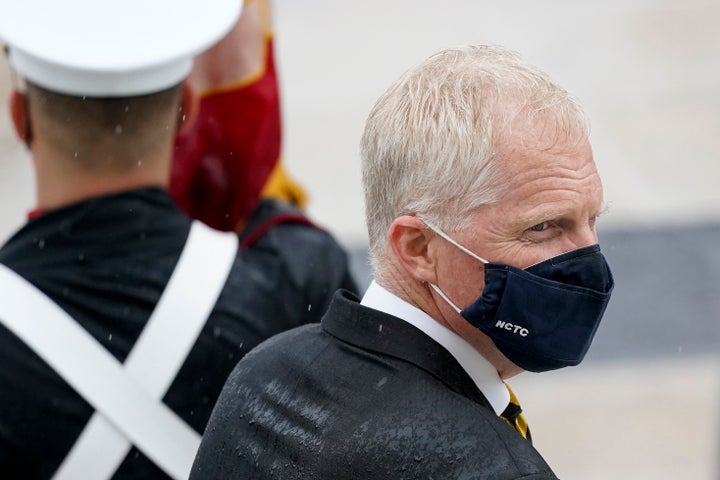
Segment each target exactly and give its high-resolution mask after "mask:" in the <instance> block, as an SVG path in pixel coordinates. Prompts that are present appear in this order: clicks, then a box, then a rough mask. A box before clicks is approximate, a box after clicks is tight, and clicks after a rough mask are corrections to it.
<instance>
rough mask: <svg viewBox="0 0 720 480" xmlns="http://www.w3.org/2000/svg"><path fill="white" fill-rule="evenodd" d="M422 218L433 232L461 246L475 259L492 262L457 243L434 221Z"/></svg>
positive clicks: (461, 248)
mask: <svg viewBox="0 0 720 480" xmlns="http://www.w3.org/2000/svg"><path fill="white" fill-rule="evenodd" d="M420 220H422V221H423V223H424V224H425V225H427V226H428V228H429V229H430V230H432V231H433V232H435V233H437V234H438V235H440V236H441V237H442V238H444V239H445V240H447V241H448V242H450V243H451V244H453V245H455V246H456V247H457V248H459V249H460V250H462V251H463V252H465V253H467V254H468V255H470V256H471V257H473V258H474V259H475V260H480V261H481V262H482V263H490V262H488V261H487V260H485V259H484V258H482V257H481V256H479V255H476V254H474V253H473V252H471V251H470V250H468V249H467V248H465V247H463V246H462V245H460V244H459V243H457V242H456V241H455V240H453V239H452V238H450V235H448V234H447V233H445V232H443V231H442V230H440V229H439V228H438V227H436V226H435V225H433V224H432V223H430V222H428V221H427V220H425V219H424V218H420Z"/></svg>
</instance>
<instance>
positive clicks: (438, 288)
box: [420, 218, 490, 313]
mask: <svg viewBox="0 0 720 480" xmlns="http://www.w3.org/2000/svg"><path fill="white" fill-rule="evenodd" d="M420 220H422V221H423V223H424V224H425V225H427V226H428V228H429V229H430V230H432V231H433V232H435V233H436V234H438V235H440V236H441V237H442V238H444V239H445V240H447V241H448V242H450V243H451V244H452V245H455V246H456V247H457V248H459V249H460V250H462V251H463V252H465V253H467V254H468V255H470V256H471V257H473V258H474V259H476V260H479V261H481V262H482V263H490V262H488V261H487V260H485V259H484V258H482V257H480V256H479V255H476V254H475V253H473V252H471V251H470V250H469V249H467V248H465V247H463V246H462V245H460V244H459V243H457V242H456V241H455V240H453V239H452V238H450V235H448V234H447V233H445V232H443V231H442V230H441V229H439V228H438V227H436V226H435V225H433V224H432V223H431V222H428V221H427V220H425V219H424V218H420ZM428 285H430V287H431V288H432V289H433V290H435V292H436V293H437V294H438V295H440V296H441V297H442V299H443V300H445V301H446V302H447V304H448V305H450V306H451V307H452V308H454V309H455V311H456V312H457V313H460V312H462V309H461V308H459V307H458V306H457V305H455V303H453V301H452V300H450V298H449V297H448V296H447V295H445V293H443V291H442V290H440V287H438V286H437V285H435V284H434V283H428Z"/></svg>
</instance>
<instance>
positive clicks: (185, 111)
mask: <svg viewBox="0 0 720 480" xmlns="http://www.w3.org/2000/svg"><path fill="white" fill-rule="evenodd" d="M198 102H199V100H198V98H197V96H196V95H195V92H194V91H193V89H192V87H191V86H190V84H189V83H188V82H187V81H185V82H183V83H182V86H181V87H180V109H179V110H178V121H177V134H178V135H181V134H182V133H183V132H185V130H187V129H188V128H189V127H190V125H192V123H193V122H194V121H195V115H197V110H198Z"/></svg>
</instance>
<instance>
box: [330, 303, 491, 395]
mask: <svg viewBox="0 0 720 480" xmlns="http://www.w3.org/2000/svg"><path fill="white" fill-rule="evenodd" d="M322 328H323V330H325V331H326V332H327V333H329V334H330V335H332V336H334V337H336V338H338V339H339V340H341V341H343V342H346V343H349V344H351V345H355V346H356V347H359V348H362V349H364V350H369V351H371V352H375V353H379V354H382V355H388V356H391V357H395V358H398V359H401V360H404V361H406V362H408V363H411V364H413V365H415V366H417V367H418V368H421V369H422V370H424V371H425V372H427V373H428V374H430V375H432V376H433V377H435V378H436V379H438V380H440V381H441V382H443V383H444V384H445V385H446V386H447V387H448V388H450V389H451V390H453V391H455V392H456V393H459V394H461V395H463V396H465V397H467V398H469V399H471V400H473V401H474V402H477V403H480V404H482V405H484V406H486V407H487V408H491V407H490V404H489V403H488V401H487V399H486V398H485V396H484V395H483V394H482V393H481V392H480V390H478V388H477V386H476V385H475V383H474V382H473V381H472V379H471V378H470V376H469V375H468V374H467V373H466V372H465V370H463V368H462V367H461V366H460V364H459V363H458V362H457V360H455V358H454V357H453V356H452V355H451V354H450V353H449V352H448V351H447V350H445V348H444V347H442V346H441V345H440V344H438V343H437V342H436V341H435V340H433V339H432V338H430V337H428V336H427V335H426V334H425V333H424V332H422V331H420V330H419V329H417V328H416V327H415V326H413V325H411V324H410V323H408V322H406V321H404V320H401V319H399V318H397V317H394V316H392V315H389V314H387V313H384V312H380V311H378V310H374V309H372V308H368V307H364V306H362V305H360V303H359V300H358V298H357V297H355V296H354V295H353V294H352V293H350V292H347V291H342V290H341V291H338V292H337V293H336V294H335V297H334V298H333V301H332V303H331V304H330V307H329V309H328V312H327V313H326V314H325V316H324V317H323V319H322Z"/></svg>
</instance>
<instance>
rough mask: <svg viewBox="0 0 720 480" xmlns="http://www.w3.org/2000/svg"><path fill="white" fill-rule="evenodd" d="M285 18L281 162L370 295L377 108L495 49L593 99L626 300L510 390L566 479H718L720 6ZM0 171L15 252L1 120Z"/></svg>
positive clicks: (650, 2)
mask: <svg viewBox="0 0 720 480" xmlns="http://www.w3.org/2000/svg"><path fill="white" fill-rule="evenodd" d="M273 7H274V8H273V13H274V17H275V30H276V37H275V42H276V43H275V47H276V54H277V66H278V70H279V76H280V82H281V91H282V108H283V122H284V123H283V130H284V141H283V145H284V147H283V156H284V161H285V164H286V166H287V168H288V170H289V171H290V173H291V174H292V175H293V176H294V177H296V178H297V179H298V180H299V181H300V182H301V183H302V184H303V185H304V186H305V188H306V189H307V191H308V193H309V194H310V205H309V211H310V214H311V216H312V217H313V218H314V219H315V220H316V221H317V222H318V223H319V224H321V225H323V226H325V227H326V228H328V229H329V230H330V231H331V232H333V233H334V234H335V235H336V237H337V238H338V239H339V240H340V241H341V242H342V243H343V244H344V245H345V246H346V247H347V248H348V250H349V251H350V252H351V254H352V258H353V265H354V267H355V270H356V274H357V275H358V278H359V280H360V281H361V283H363V284H364V285H366V284H367V282H369V274H370V272H369V268H368V266H367V259H366V244H367V240H366V233H365V230H364V218H363V217H364V214H363V200H362V193H361V186H360V165H359V155H358V143H359V139H360V135H361V132H362V128H363V123H364V120H365V117H366V115H367V113H368V112H369V110H370V108H371V107H372V105H373V103H374V101H375V99H376V98H377V97H378V96H379V95H380V94H381V93H382V92H383V91H384V90H385V88H387V86H388V85H389V84H390V83H391V82H392V81H394V80H395V79H396V78H397V77H398V76H399V75H400V74H401V73H402V72H404V71H405V70H406V69H408V68H410V67H412V66H414V65H416V64H417V63H419V62H420V61H422V60H423V59H425V58H426V57H428V56H429V55H431V54H432V53H434V52H436V51H438V50H440V49H442V48H444V47H447V46H451V45H456V44H464V43H472V44H479V43H488V44H499V45H503V46H506V47H509V48H511V49H514V50H517V51H518V52H520V53H521V54H522V55H523V56H524V57H525V58H527V59H528V60H530V61H531V62H532V63H534V64H536V65H538V66H540V67H541V68H543V69H544V70H545V71H547V72H548V73H549V74H550V75H551V76H552V77H553V78H554V79H555V80H557V81H558V82H559V83H561V84H562V85H564V86H565V87H566V88H567V89H568V90H569V91H570V92H571V93H573V94H574V95H575V96H576V97H577V98H578V100H579V101H580V103H581V104H582V105H583V106H584V108H585V110H586V111H587V113H588V116H589V118H590V121H591V125H592V133H591V141H592V143H593V147H594V152H595V159H596V162H597V164H598V168H599V169H600V173H601V175H602V177H603V180H604V184H605V194H606V200H607V202H608V204H609V206H610V209H609V212H608V213H607V214H606V215H604V216H603V217H602V218H601V220H600V222H599V227H598V228H599V232H600V238H601V243H602V246H603V249H604V251H605V253H606V256H607V257H608V261H609V262H610V264H611V266H612V267H613V271H614V274H615V277H616V284H617V286H616V289H615V293H614V295H613V300H612V301H611V304H610V307H609V308H608V311H607V314H606V316H605V320H604V323H603V325H602V326H601V328H600V331H599V333H598V335H597V337H596V341H595V344H594V345H593V348H592V349H591V351H590V353H589V354H588V357H587V359H586V361H585V363H583V365H582V366H580V367H577V368H574V369H566V370H561V371H558V372H551V373H548V374H541V375H536V374H525V375H522V376H520V377H517V378H516V379H513V380H512V381H511V382H510V383H511V384H512V385H513V389H514V390H515V392H516V393H517V394H518V396H519V397H520V400H521V402H522V403H523V406H524V410H525V412H526V415H527V416H528V419H529V421H530V424H531V428H532V430H533V437H534V439H535V445H536V447H537V449H538V450H539V451H540V452H541V453H542V454H543V455H544V456H545V458H546V459H547V460H548V462H549V463H550V464H551V465H552V466H553V468H554V469H555V471H556V473H557V474H558V476H559V477H560V478H565V479H571V478H572V479H588V480H594V479H608V478H623V479H633V480H641V479H653V480H655V479H675V478H682V479H693V480H695V479H697V480H717V479H719V478H720V460H719V459H720V187H719V186H718V183H719V182H720V153H719V152H720V29H718V27H717V25H718V23H719V22H720V2H717V1H702V0H697V1H694V0H605V1H604V2H576V1H570V0H556V1H546V2H538V1H531V0H517V1H514V2H507V1H501V0H493V1H487V0H446V1H445V2H436V1H435V2H431V1H429V0H394V1H392V2H388V1H380V0H365V1H363V2H336V1H331V0H303V1H302V2H298V1H292V0H275V1H274V3H273ZM2 62H4V60H3V61H0V63H2ZM5 67H6V66H5V64H4V63H3V64H2V65H0V94H2V96H1V100H0V101H1V102H2V105H0V107H1V108H2V109H3V110H4V111H5V112H6V111H7V108H6V103H5V101H6V98H7V93H8V91H9V75H8V73H7V68H5ZM0 158H1V159H2V160H0V239H1V240H4V239H6V238H7V237H8V236H9V235H10V234H11V233H12V232H13V231H14V230H15V229H16V228H17V227H18V226H19V225H20V224H21V223H22V222H23V221H24V219H25V215H26V213H27V211H28V210H29V209H30V208H32V206H33V198H34V192H33V186H32V174H31V164H30V160H29V157H28V156H27V154H26V152H25V151H24V150H23V147H22V146H21V145H20V144H19V142H17V141H16V140H15V138H14V135H13V134H12V130H11V128H10V126H9V118H8V115H7V114H6V113H3V114H2V115H0Z"/></svg>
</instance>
